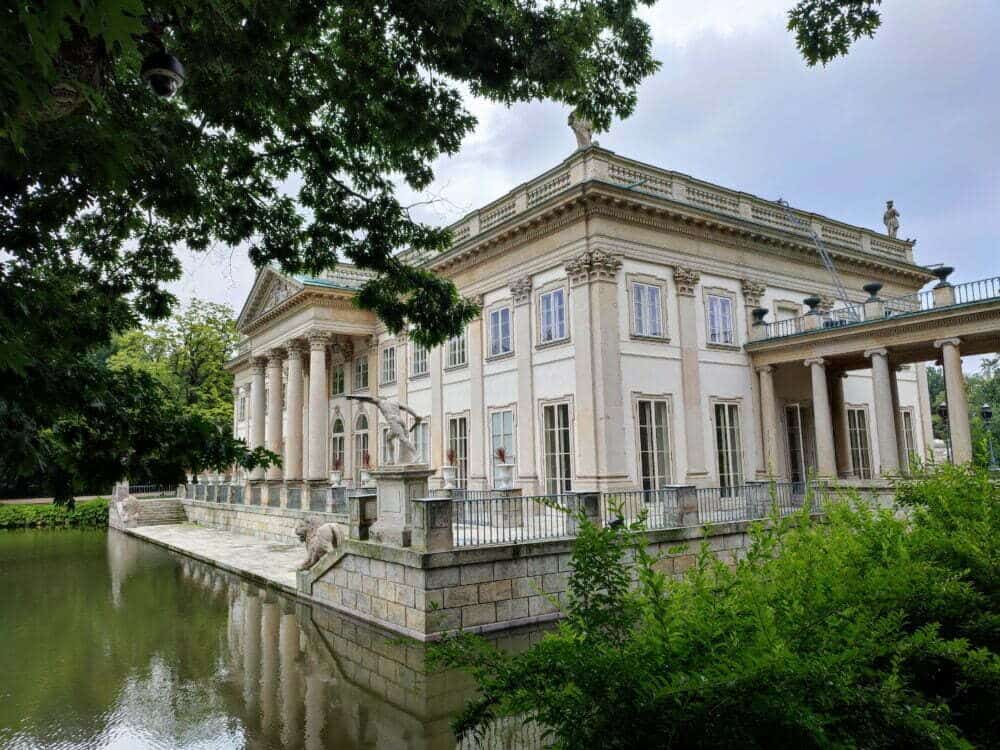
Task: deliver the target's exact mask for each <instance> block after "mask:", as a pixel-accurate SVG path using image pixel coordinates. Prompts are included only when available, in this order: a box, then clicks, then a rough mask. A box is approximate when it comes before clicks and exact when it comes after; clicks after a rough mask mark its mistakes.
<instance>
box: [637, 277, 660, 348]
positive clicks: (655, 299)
mask: <svg viewBox="0 0 1000 750" xmlns="http://www.w3.org/2000/svg"><path fill="white" fill-rule="evenodd" d="M632 327H633V329H634V330H635V335H636V336H662V335H663V311H662V307H661V306H660V287H658V286H656V285H655V284H641V283H639V282H636V283H634V284H632Z"/></svg>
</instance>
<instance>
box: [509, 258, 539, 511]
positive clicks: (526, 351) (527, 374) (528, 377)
mask: <svg viewBox="0 0 1000 750" xmlns="http://www.w3.org/2000/svg"><path fill="white" fill-rule="evenodd" d="M510 294H511V298H512V299H513V301H514V322H513V325H514V352H515V356H516V357H517V359H518V367H517V445H516V447H515V449H514V450H515V454H516V455H515V456H514V460H515V461H516V462H517V478H518V483H519V484H520V485H521V488H522V490H523V491H524V492H525V493H526V494H529V495H530V494H534V493H535V492H536V491H537V485H538V472H537V470H536V468H535V419H536V415H535V379H534V378H535V368H534V365H533V360H534V349H533V347H532V345H531V326H532V317H531V316H532V307H531V277H530V276H522V277H521V278H519V279H517V280H516V281H514V283H512V284H511V285H510Z"/></svg>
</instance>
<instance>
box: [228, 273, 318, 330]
mask: <svg viewBox="0 0 1000 750" xmlns="http://www.w3.org/2000/svg"><path fill="white" fill-rule="evenodd" d="M302 288H303V286H302V284H301V283H299V282H298V281H295V280H294V279H290V278H288V277H287V276H285V275H283V274H281V273H279V272H278V271H275V270H274V269H273V268H262V269H261V270H260V271H259V272H258V273H257V278H256V279H255V280H254V284H253V288H252V289H251V290H250V295H249V296H248V297H247V301H246V302H245V303H244V304H243V310H242V311H241V312H240V317H239V319H238V320H237V321H236V328H237V329H238V330H243V328H244V327H245V326H248V325H250V324H251V323H253V322H254V321H255V320H257V318H259V317H260V316H262V315H264V314H265V313H266V312H268V311H269V310H271V309H272V308H274V307H277V306H278V305H280V304H281V303H282V302H284V301H285V300H287V299H288V298H290V297H292V296H293V295H295V294H297V293H298V292H300V291H302Z"/></svg>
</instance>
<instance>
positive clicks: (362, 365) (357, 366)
mask: <svg viewBox="0 0 1000 750" xmlns="http://www.w3.org/2000/svg"><path fill="white" fill-rule="evenodd" d="M352 369H353V370H354V372H353V373H352V375H353V376H354V377H352V378H351V386H352V388H353V390H355V391H366V390H368V389H369V388H370V387H371V373H370V372H368V355H367V354H363V355H361V356H360V357H355V358H354V367H353V368H352ZM362 369H363V370H364V374H365V384H364V385H359V382H360V380H361V377H360V373H361V370H362Z"/></svg>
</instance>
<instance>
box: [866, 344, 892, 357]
mask: <svg viewBox="0 0 1000 750" xmlns="http://www.w3.org/2000/svg"><path fill="white" fill-rule="evenodd" d="M864 354H865V359H871V358H872V357H886V358H888V357H889V350H888V349H886V348H885V347H884V346H880V347H876V348H874V349H865V352H864Z"/></svg>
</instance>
